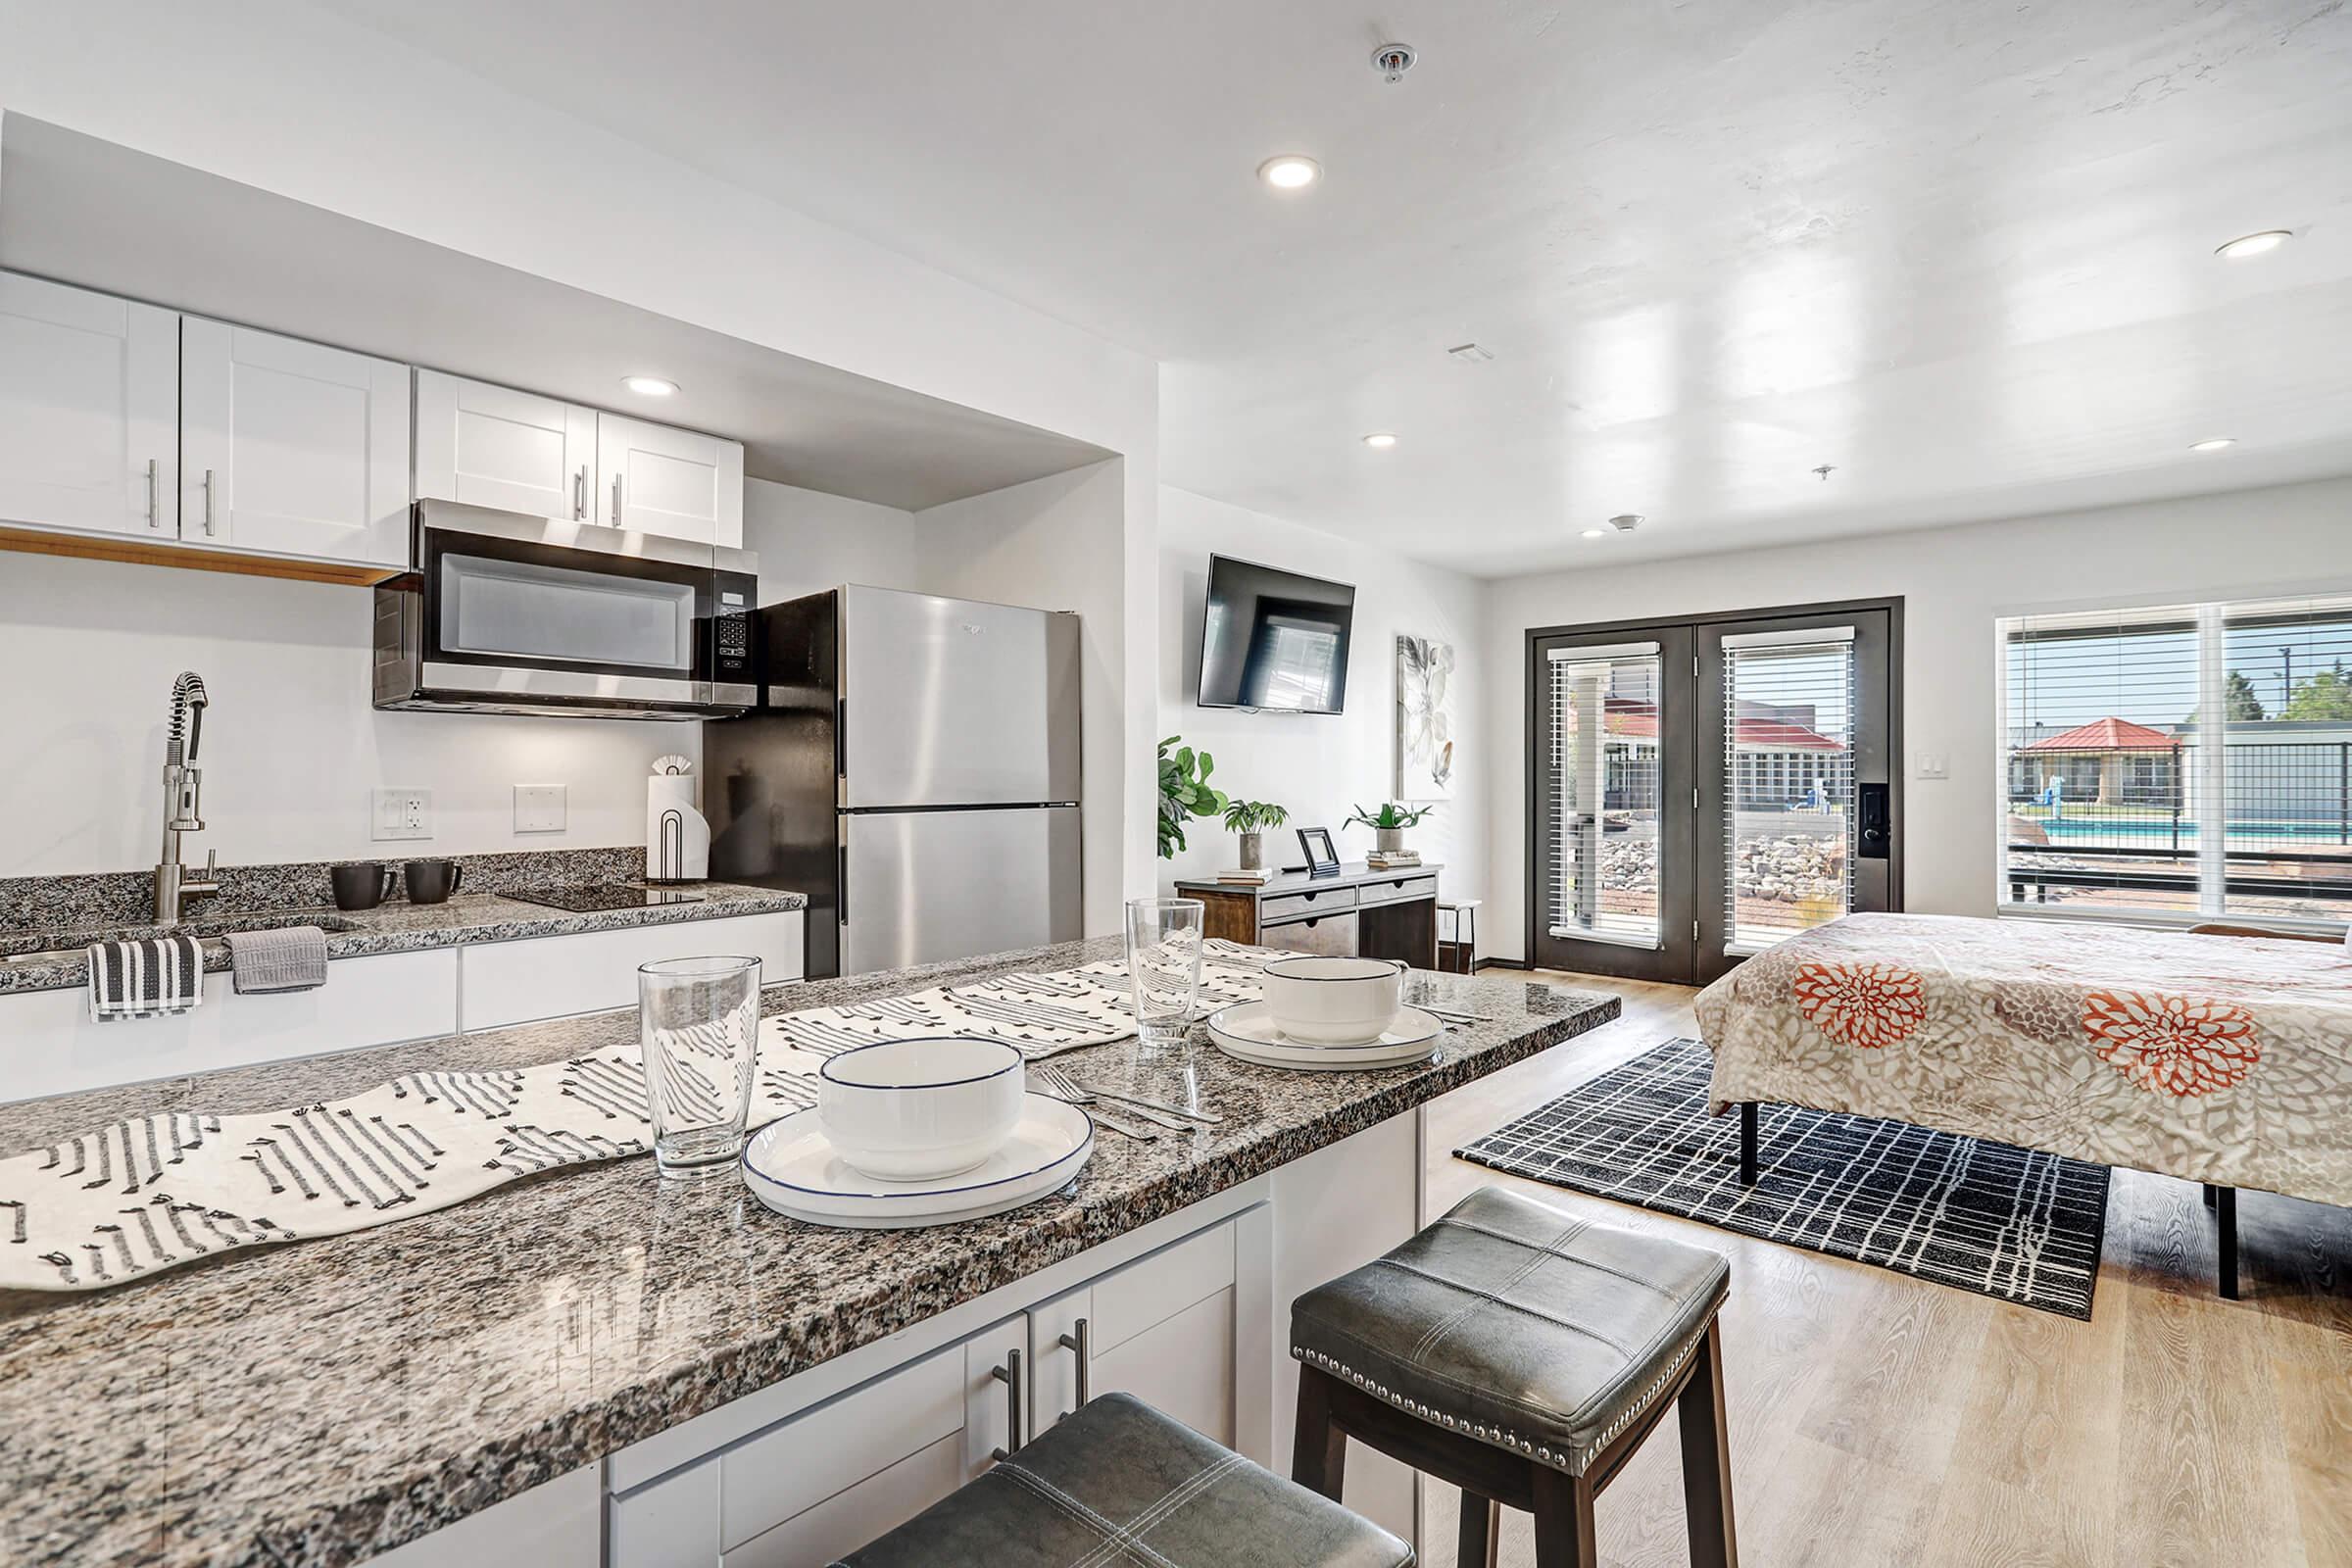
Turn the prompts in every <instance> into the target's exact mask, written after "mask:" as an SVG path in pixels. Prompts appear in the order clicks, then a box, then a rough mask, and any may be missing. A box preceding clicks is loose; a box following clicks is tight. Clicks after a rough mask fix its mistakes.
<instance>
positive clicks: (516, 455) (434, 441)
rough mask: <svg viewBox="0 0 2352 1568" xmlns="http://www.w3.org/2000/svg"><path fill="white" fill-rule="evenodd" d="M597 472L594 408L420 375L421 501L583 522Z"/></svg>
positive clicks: (425, 372) (462, 380)
mask: <svg viewBox="0 0 2352 1568" xmlns="http://www.w3.org/2000/svg"><path fill="white" fill-rule="evenodd" d="M595 470H596V411H595V410H594V409H584V408H581V407H580V406H579V405H578V404H576V403H565V402H563V401H562V400H561V399H558V398H543V397H540V396H538V395H537V394H536V393H531V392H516V391H515V390H514V389H513V388H511V387H503V386H492V385H490V384H489V383H488V382H485V381H468V380H466V379H465V378H464V377H462V376H455V375H444V374H442V373H441V372H440V371H439V370H418V371H417V499H418V500H424V499H427V498H430V499H434V500H440V501H463V502H465V503H466V505H468V506H475V507H496V508H498V509H499V510H500V511H503V512H521V513H527V514H529V515H532V516H534V517H569V518H571V519H572V520H574V521H583V520H585V519H586V518H587V515H588V505H589V503H588V490H589V487H590V485H591V484H592V482H593V480H594V475H595Z"/></svg>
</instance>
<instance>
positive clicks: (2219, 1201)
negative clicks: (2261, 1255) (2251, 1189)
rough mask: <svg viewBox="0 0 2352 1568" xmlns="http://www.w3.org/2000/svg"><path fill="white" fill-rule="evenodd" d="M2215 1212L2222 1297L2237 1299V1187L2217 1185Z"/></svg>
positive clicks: (2214, 1202)
mask: <svg viewBox="0 0 2352 1568" xmlns="http://www.w3.org/2000/svg"><path fill="white" fill-rule="evenodd" d="M2213 1214H2214V1218H2215V1219H2216V1220H2218V1221H2219V1222H2220V1223H2219V1226H2218V1227H2217V1228H2218V1229H2219V1231H2220V1233H2221V1234H2220V1240H2221V1251H2222V1267H2221V1280H2220V1285H2221V1292H2222V1299H2223V1300H2225V1301H2234V1300H2236V1299H2237V1189H2236V1188H2234V1187H2217V1188H2215V1189H2214V1190H2213Z"/></svg>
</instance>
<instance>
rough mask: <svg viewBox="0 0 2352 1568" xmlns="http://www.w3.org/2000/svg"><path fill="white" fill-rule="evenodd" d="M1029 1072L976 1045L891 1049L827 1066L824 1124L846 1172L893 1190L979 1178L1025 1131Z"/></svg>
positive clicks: (888, 1043) (829, 1061)
mask: <svg viewBox="0 0 2352 1568" xmlns="http://www.w3.org/2000/svg"><path fill="white" fill-rule="evenodd" d="M1028 1087H1029V1086H1028V1062H1027V1061H1026V1059H1025V1058H1023V1056H1022V1055H1021V1053H1020V1051H1019V1049H1018V1048H1017V1047H1014V1046H1011V1045H1007V1044H1006V1043H1005V1042H1004V1041H1002V1040H982V1039H977V1038H974V1037H971V1036H967V1035H934V1036H928V1037H925V1038H921V1039H916V1040H885V1041H881V1042H878V1043H877V1044H874V1045H870V1046H858V1047H856V1048H854V1049H852V1050H849V1051H845V1052H842V1053H841V1054H838V1055H835V1056H830V1057H828V1058H826V1060H825V1064H824V1065H823V1066H822V1067H820V1068H819V1069H817V1088H816V1114H817V1122H818V1125H819V1126H821V1127H822V1128H823V1129H824V1134H825V1139H826V1141H827V1142H828V1143H830V1144H831V1145H832V1146H833V1152H835V1153H837V1154H839V1155H840V1156H841V1158H842V1161H843V1163H845V1164H847V1165H848V1166H849V1167H850V1168H851V1169H852V1170H855V1171H857V1172H858V1173H859V1174H860V1175H864V1176H873V1177H878V1178H880V1179H882V1180H884V1181H898V1182H920V1181H930V1180H933V1179H936V1178H939V1177H946V1176H955V1175H958V1174H960V1173H962V1172H964V1171H968V1170H974V1169H976V1168H978V1167H979V1165H980V1164H981V1163H982V1162H983V1161H985V1160H986V1159H987V1158H988V1156H989V1155H991V1154H993V1153H995V1152H997V1151H998V1150H999V1149H1001V1148H1003V1147H1004V1145H1005V1139H1007V1138H1009V1137H1011V1136H1012V1130H1013V1128H1015V1127H1017V1126H1019V1125H1020V1120H1021V1112H1022V1102H1023V1099H1024V1097H1025V1095H1026V1094H1027V1092H1028Z"/></svg>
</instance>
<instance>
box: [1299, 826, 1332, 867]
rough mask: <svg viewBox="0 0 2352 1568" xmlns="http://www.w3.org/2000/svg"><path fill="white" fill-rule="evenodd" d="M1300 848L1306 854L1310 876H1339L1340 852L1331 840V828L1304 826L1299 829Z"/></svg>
mask: <svg viewBox="0 0 2352 1568" xmlns="http://www.w3.org/2000/svg"><path fill="white" fill-rule="evenodd" d="M1299 850H1300V852H1301V853H1303V854H1304V855H1305V856H1306V874H1307V875H1309V876H1338V875H1339V874H1340V852H1339V849H1338V847H1337V846H1335V845H1334V844H1333V843H1332V842H1331V829H1329V828H1327V827H1302V828H1300V829H1299Z"/></svg>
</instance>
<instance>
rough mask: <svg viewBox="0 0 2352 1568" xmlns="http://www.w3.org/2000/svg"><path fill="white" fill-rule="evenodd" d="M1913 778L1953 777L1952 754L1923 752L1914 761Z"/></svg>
mask: <svg viewBox="0 0 2352 1568" xmlns="http://www.w3.org/2000/svg"><path fill="white" fill-rule="evenodd" d="M1914 764H1915V765H1914V766H1913V768H1912V770H1911V776H1912V777H1914V778H1949V777H1951V776H1952V754H1951V753H1949V752H1921V753H1919V754H1917V756H1916V758H1915V759H1914Z"/></svg>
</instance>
